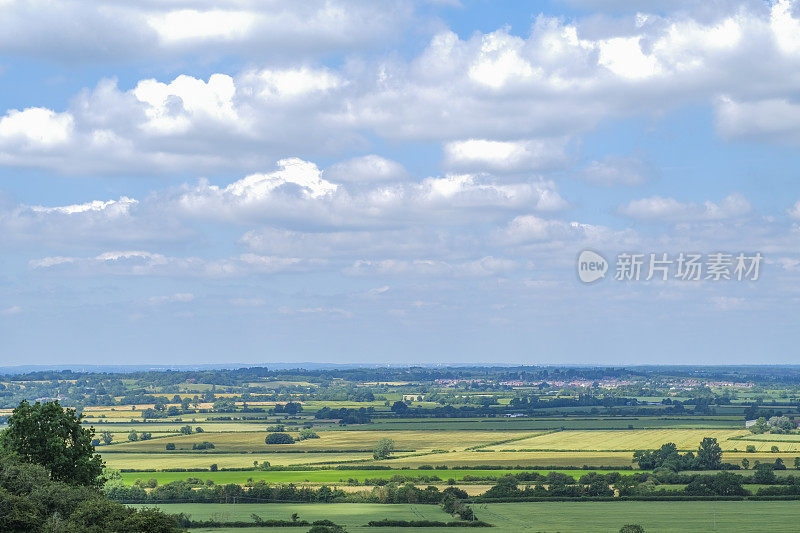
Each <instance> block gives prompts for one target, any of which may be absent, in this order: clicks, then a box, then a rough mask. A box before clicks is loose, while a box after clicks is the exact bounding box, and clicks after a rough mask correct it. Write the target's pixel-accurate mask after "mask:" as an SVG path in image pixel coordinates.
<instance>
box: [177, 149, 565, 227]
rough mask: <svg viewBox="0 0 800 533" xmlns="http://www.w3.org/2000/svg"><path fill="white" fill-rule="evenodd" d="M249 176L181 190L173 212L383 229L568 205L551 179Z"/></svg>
mask: <svg viewBox="0 0 800 533" xmlns="http://www.w3.org/2000/svg"><path fill="white" fill-rule="evenodd" d="M278 167H279V169H278V170H277V171H275V172H271V173H267V174H255V175H252V176H248V177H246V178H244V179H242V180H239V181H236V182H234V183H232V184H230V185H228V186H227V187H225V188H220V187H217V186H213V185H208V184H206V183H200V184H198V185H197V186H196V187H194V188H192V189H190V190H188V191H185V192H183V193H182V194H181V195H180V197H179V198H177V199H176V200H175V201H176V209H178V210H179V211H180V212H182V213H183V214H184V215H185V216H193V217H200V218H217V219H226V220H238V221H245V220H250V221H256V220H258V221H275V222H282V223H287V222H293V223H295V224H296V223H298V222H303V223H304V224H306V225H308V224H323V225H326V226H337V227H352V226H359V225H370V226H373V227H374V226H376V225H378V226H383V225H388V224H396V223H398V222H400V221H403V223H404V224H410V223H414V222H415V221H416V222H422V221H426V220H431V219H437V218H438V219H442V218H449V219H452V220H453V222H456V221H457V220H458V218H457V217H456V218H454V215H457V214H458V213H462V214H463V216H464V217H470V216H477V214H478V213H479V212H480V211H484V212H485V215H484V216H486V215H489V216H491V214H492V213H496V212H497V211H503V210H520V209H525V210H539V211H558V210H562V209H565V208H566V207H567V205H568V204H567V202H566V201H565V200H564V199H563V198H562V197H561V196H560V195H559V193H558V190H557V188H556V186H555V184H554V183H553V182H551V181H544V180H537V181H529V182H522V183H510V184H499V183H497V181H496V180H495V179H494V178H492V177H491V176H487V175H473V174H448V175H445V176H443V177H429V178H425V179H424V180H422V181H421V182H402V183H396V184H386V185H383V184H378V185H376V186H374V187H371V188H357V189H354V190H348V189H347V188H345V187H343V186H339V185H337V184H335V183H331V182H329V181H327V180H326V179H325V178H324V177H323V175H322V173H321V172H320V170H319V169H318V167H317V166H316V165H314V164H313V163H310V162H307V161H303V160H300V159H285V160H281V161H279V162H278Z"/></svg>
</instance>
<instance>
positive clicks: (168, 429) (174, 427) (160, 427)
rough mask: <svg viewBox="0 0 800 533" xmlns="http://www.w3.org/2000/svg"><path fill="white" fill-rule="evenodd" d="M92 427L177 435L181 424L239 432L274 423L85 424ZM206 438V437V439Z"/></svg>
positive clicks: (97, 431) (216, 430) (264, 427)
mask: <svg viewBox="0 0 800 533" xmlns="http://www.w3.org/2000/svg"><path fill="white" fill-rule="evenodd" d="M87 425H91V426H93V427H94V430H95V433H97V434H99V433H100V432H102V431H110V432H112V433H114V432H118V433H123V432H125V433H127V432H130V431H131V430H133V431H136V432H142V431H150V432H152V433H153V435H155V433H156V432H158V433H175V434H176V435H179V433H180V428H181V427H182V426H186V425H189V426H192V430H194V429H195V428H197V427H198V426H199V427H201V428H203V431H204V432H210V433H241V432H248V431H249V432H253V431H266V429H267V427H269V426H271V425H274V423H269V424H267V423H265V422H204V421H202V420H195V421H193V422H192V421H184V422H161V423H155V422H148V423H139V422H129V423H127V424H126V423H116V424H87ZM206 440H208V439H206Z"/></svg>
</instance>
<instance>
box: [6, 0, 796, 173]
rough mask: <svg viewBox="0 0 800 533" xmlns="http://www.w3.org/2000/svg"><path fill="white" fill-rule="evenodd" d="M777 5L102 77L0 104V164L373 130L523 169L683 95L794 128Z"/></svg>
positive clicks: (290, 145) (162, 162)
mask: <svg viewBox="0 0 800 533" xmlns="http://www.w3.org/2000/svg"><path fill="white" fill-rule="evenodd" d="M273 4H274V5H273ZM295 4H304V5H305V4H306V3H295ZM367 4H370V3H367ZM361 5H362V3H354V4H351V3H349V2H344V0H339V2H335V1H334V0H330V1H329V2H328V3H326V4H324V5H323V4H322V3H320V2H314V3H313V5H310V7H304V8H299V7H294V6H290V5H288V4H284V3H283V2H277V3H270V6H272V7H270V8H265V9H268V11H269V10H271V9H273V8H274V12H272V11H269V13H271V14H272V15H275V13H280V14H281V15H276V17H277V18H278V19H280V17H281V16H283V15H284V14H285V15H286V16H290V17H299V13H303V14H304V15H309V16H311V22H309V21H306V24H307V25H308V26H309V27H314V23H313V17H314V16H316V15H319V16H320V17H321V19H324V20H325V21H327V22H326V23H330V24H334V22H335V21H338V22H340V23H343V24H344V25H345V27H347V23H348V22H350V21H351V18H358V19H359V20H361V19H360V18H359V17H362V16H363V17H367V14H371V15H375V14H376V13H374V12H376V11H382V10H384V7H383V6H382V7H381V8H380V9H379V8H377V7H374V6H373V7H358V6H361ZM370 5H371V4H370ZM15 6H16V7H19V5H18V4H17V3H15ZM787 6H789V4H788V3H787V2H785V1H783V0H781V1H780V2H777V3H776V4H775V5H774V6H773V7H772V8H771V11H770V10H765V9H762V8H757V7H756V6H755V4H752V5H751V4H748V5H743V6H742V7H741V8H740V9H729V10H723V11H721V12H720V13H718V14H717V15H716V16H704V17H702V18H692V14H691V12H678V13H674V14H671V15H649V14H646V13H644V14H639V15H636V16H634V15H626V16H624V17H622V19H621V20H620V21H617V22H616V23H613V24H612V23H610V22H608V21H606V22H602V21H601V22H598V21H597V20H594V19H587V20H581V19H576V20H573V21H570V22H565V21H564V20H560V19H555V18H551V17H545V16H539V17H537V18H536V20H535V22H534V24H533V25H532V28H531V31H530V34H529V35H528V36H527V37H524V38H523V37H518V36H515V35H511V34H510V33H509V31H508V30H507V29H500V30H497V31H494V32H490V33H485V34H484V33H476V34H474V35H473V36H471V37H469V38H467V39H461V38H459V37H458V35H456V34H455V33H453V32H447V31H445V32H441V33H439V34H437V35H436V36H434V37H433V38H432V39H431V41H430V43H429V45H428V46H427V47H426V48H425V49H424V50H423V51H422V53H421V54H420V55H419V56H418V57H416V58H413V59H412V60H410V61H408V62H404V61H401V60H399V59H396V58H390V59H387V58H382V59H381V58H378V59H370V60H365V59H357V60H356V59H354V60H352V61H346V62H344V63H343V65H342V66H341V67H339V68H337V69H334V68H331V67H323V66H320V65H319V64H315V63H314V62H313V61H301V62H295V64H293V65H292V66H286V65H282V66H270V67H269V68H263V69H253V68H248V69H246V70H244V71H242V72H239V73H223V72H220V73H216V74H213V75H211V76H209V77H208V79H200V78H196V77H192V76H188V75H183V76H178V77H176V78H175V79H173V80H171V81H167V80H164V81H158V80H151V79H148V80H142V81H140V82H139V83H138V84H136V85H135V86H134V88H133V89H131V90H129V91H120V90H119V89H118V88H117V87H116V85H115V83H114V82H113V81H108V80H106V81H103V82H101V83H100V84H98V86H97V87H96V88H95V89H94V90H92V91H83V92H82V93H81V94H79V95H78V96H77V97H76V98H75V99H74V100H73V102H72V104H71V105H70V107H69V108H68V109H65V110H52V109H44V108H31V109H28V110H25V111H16V110H12V111H9V112H8V113H7V114H6V115H5V116H4V117H3V118H2V119H0V121H3V124H6V126H4V127H3V128H2V130H3V131H5V133H2V134H0V162H2V163H4V164H7V165H21V166H35V167H44V168H49V169H53V170H55V171H57V172H63V173H68V172H73V173H78V172H80V173H85V172H104V173H108V172H110V171H115V172H120V171H123V170H121V169H124V171H125V172H136V171H141V170H147V171H160V172H166V171H174V170H180V171H187V170H200V169H202V170H203V171H208V170H209V169H224V170H228V171H237V170H239V171H240V170H244V169H247V171H251V170H252V169H253V168H258V167H259V166H264V165H266V164H268V162H269V161H271V160H275V159H278V158H280V157H285V154H303V155H304V157H316V156H318V155H324V156H326V157H327V156H330V155H332V154H339V153H343V152H344V151H345V150H350V151H352V150H364V149H366V148H367V147H368V146H369V139H370V138H371V137H373V136H378V137H383V138H385V139H391V140H397V139H399V140H413V141H434V142H438V143H442V144H443V146H444V149H445V163H446V164H447V165H449V166H450V168H451V169H452V170H456V171H472V170H489V171H493V172H507V171H517V170H536V169H540V168H549V167H551V166H553V165H560V164H563V163H564V162H565V161H568V160H569V157H568V154H567V150H566V146H567V142H566V139H577V138H578V137H579V136H580V135H581V134H583V133H585V132H587V131H590V130H592V129H593V128H595V127H596V126H597V124H599V123H600V122H601V121H603V120H606V119H609V118H618V117H626V116H630V115H635V114H656V115H659V114H662V113H664V112H666V111H669V109H670V108H673V107H677V106H680V105H682V104H686V103H698V104H705V103H715V110H716V113H717V119H718V120H717V122H718V127H719V130H720V133H721V134H723V135H725V136H729V137H736V136H756V137H764V138H766V139H767V140H770V141H781V140H784V141H785V140H786V139H789V140H792V141H797V139H800V130H798V129H797V128H796V127H795V124H797V123H800V120H796V118H797V116H800V113H798V111H797V109H795V108H796V107H798V106H797V104H795V103H794V100H793V99H796V94H797V91H798V90H799V89H800V79H798V78H797V77H795V76H787V74H786V73H787V72H789V73H791V72H795V71H797V69H798V68H800V47H798V46H795V43H794V41H793V40H792V38H791V35H792V31H791V30H792V28H794V26H795V25H800V22H799V21H800V19H798V18H797V17H792V10H791V9H789V8H788V7H787ZM281 8H283V10H281ZM348 8H353V9H355V11H348ZM181 9H185V6H183V7H182V8H181ZM218 9H220V10H221V11H224V12H226V13H229V12H231V11H243V10H242V9H238V10H234V9H223V8H218ZM165 10H166V11H170V10H171V9H168V8H165ZM253 10H256V8H253ZM196 11H197V12H198V13H199V12H201V11H202V10H201V9H199V8H198V9H197V10H196ZM245 11H246V10H245ZM229 14H230V13H229ZM179 15H180V13H179ZM176 16H178V15H176ZM180 16H182V15H180ZM192 16H195V15H192ZM197 16H199V17H202V20H210V19H211V18H213V16H211V15H197ZM237 16H238V15H237ZM253 17H254V18H253V20H255V22H253V23H252V27H251V31H252V32H255V33H260V32H262V31H263V29H259V28H260V26H259V24H261V23H260V22H258V21H260V20H262V19H261V18H260V17H261V15H259V14H255V15H253ZM264 17H265V18H264V20H266V19H268V18H269V17H268V16H267V15H266V14H265V15H264ZM379 17H380V20H384V19H385V18H386V17H391V9H390V8H389V9H386V13H380V14H379ZM12 18H13V17H12ZM363 20H369V19H368V18H364V19H363ZM231 21H232V22H231ZM776 21H777V22H776ZM228 22H230V23H228ZM228 22H225V20H222V21H221V22H220V25H219V28H221V31H222V33H223V34H224V35H222V36H221V35H217V34H215V35H212V36H211V37H210V40H211V41H213V42H215V43H216V45H220V40H222V41H227V40H230V39H233V40H236V41H238V40H239V39H238V38H234V37H235V35H237V32H238V31H239V30H238V29H236V28H239V27H240V26H247V24H249V23H246V21H245V19H242V20H239V19H237V18H236V17H234V18H232V19H231V20H230V21H228ZM204 24H205V23H204ZM369 26H370V31H372V30H373V29H374V27H373V26H374V21H371V24H370V25H369ZM202 27H203V25H202V24H201V25H200V26H199V28H202ZM248 27H250V26H248ZM181 31H183V30H181ZM0 33H1V32H0ZM356 33H357V32H356ZM232 36H233V37H232ZM187 40H188V41H192V40H193V39H192V38H189V37H186V38H181V39H174V41H176V42H185V41H187ZM0 49H2V46H0ZM765 57H767V58H770V60H769V61H764V60H763V58H765ZM665 103H666V104H665ZM32 110H33V111H32ZM17 113H23V114H24V113H29V114H31V116H30V117H28V118H27V119H25V120H20V119H19V118H18V117H17ZM51 123H53V124H54V126H55V127H52V128H51V127H46V128H44V127H41V124H47V125H49V124H51ZM359 163H360V164H361V165H362V166H364V165H366V166H368V163H369V162H366V161H361V162H359ZM372 163H375V161H373V162H372ZM353 164H354V165H355V164H356V163H353ZM601 170H602V169H601ZM389 174H391V172H389Z"/></svg>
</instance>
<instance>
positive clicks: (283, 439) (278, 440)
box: [264, 433, 294, 444]
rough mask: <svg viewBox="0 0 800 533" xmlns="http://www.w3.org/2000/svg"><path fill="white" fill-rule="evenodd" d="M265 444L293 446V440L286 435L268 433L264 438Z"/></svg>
mask: <svg viewBox="0 0 800 533" xmlns="http://www.w3.org/2000/svg"><path fill="white" fill-rule="evenodd" d="M264 443H265V444H294V439H293V438H292V436H291V435H289V434H288V433H270V434H269V435H267V436H266V437H264Z"/></svg>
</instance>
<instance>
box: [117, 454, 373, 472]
mask: <svg viewBox="0 0 800 533" xmlns="http://www.w3.org/2000/svg"><path fill="white" fill-rule="evenodd" d="M102 457H103V460H104V461H105V462H106V464H107V465H108V467H109V468H115V469H122V468H126V469H136V470H160V469H164V468H199V469H208V468H209V467H210V466H211V465H212V464H216V465H217V466H218V467H219V468H249V467H252V466H253V461H258V462H263V461H269V463H270V464H272V465H278V466H283V465H286V466H288V465H303V464H319V463H340V462H352V461H365V460H368V459H372V454H371V453H253V454H243V453H215V454H202V453H170V454H167V453H109V454H102ZM191 475H194V474H193V473H191V472H189V473H184V476H191Z"/></svg>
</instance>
